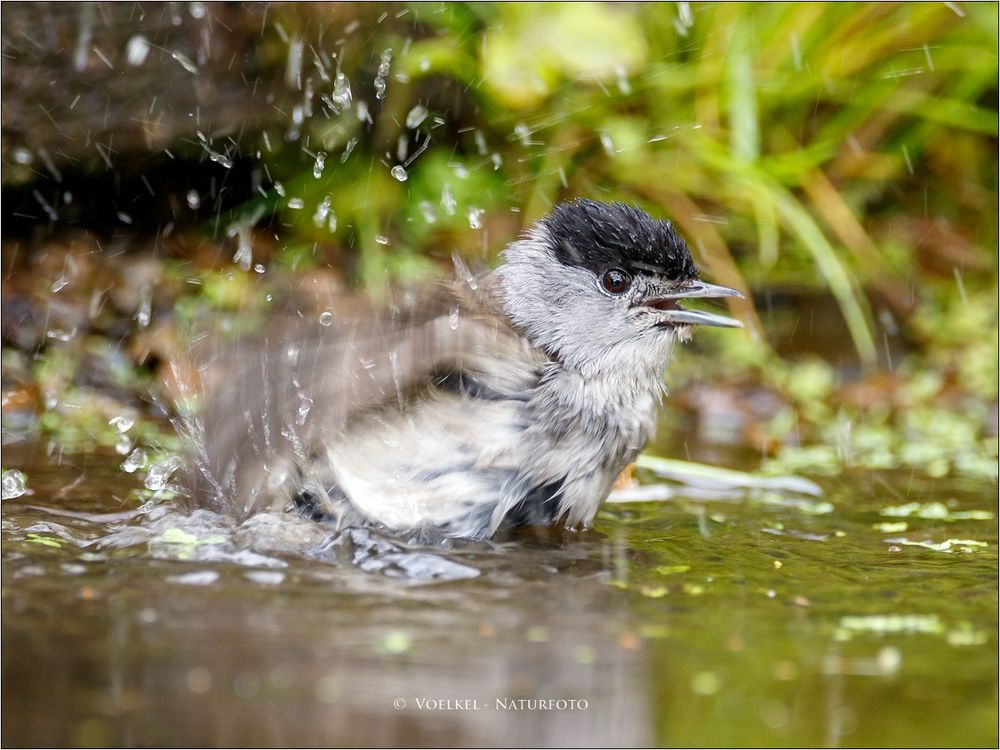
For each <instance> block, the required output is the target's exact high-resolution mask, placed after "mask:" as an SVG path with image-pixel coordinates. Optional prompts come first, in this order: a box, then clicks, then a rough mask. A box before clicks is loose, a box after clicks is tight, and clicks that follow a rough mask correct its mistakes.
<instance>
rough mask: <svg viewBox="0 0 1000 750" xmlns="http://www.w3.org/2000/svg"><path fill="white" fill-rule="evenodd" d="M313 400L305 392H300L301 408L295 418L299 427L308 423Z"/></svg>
mask: <svg viewBox="0 0 1000 750" xmlns="http://www.w3.org/2000/svg"><path fill="white" fill-rule="evenodd" d="M312 405H313V401H312V399H311V398H309V397H308V396H306V395H305V394H304V393H300V394H299V409H298V413H297V416H296V419H295V422H296V424H298V426H299V427H301V426H302V425H304V424H305V423H306V417H308V416H309V410H310V409H312Z"/></svg>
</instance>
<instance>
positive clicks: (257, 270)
mask: <svg viewBox="0 0 1000 750" xmlns="http://www.w3.org/2000/svg"><path fill="white" fill-rule="evenodd" d="M253 270H254V272H255V273H264V272H265V271H266V270H267V269H266V268H265V267H264V264H263V263H254V266H253Z"/></svg>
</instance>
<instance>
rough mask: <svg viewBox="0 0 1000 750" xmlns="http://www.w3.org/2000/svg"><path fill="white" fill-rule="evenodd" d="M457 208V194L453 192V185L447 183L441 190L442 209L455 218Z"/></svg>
mask: <svg viewBox="0 0 1000 750" xmlns="http://www.w3.org/2000/svg"><path fill="white" fill-rule="evenodd" d="M457 206H458V202H457V201H456V200H455V194H454V193H453V192H452V190H451V185H449V184H448V183H447V182H446V183H445V184H444V187H443V188H442V189H441V208H443V209H444V212H445V213H446V214H448V215H449V216H454V215H455V208H456V207H457Z"/></svg>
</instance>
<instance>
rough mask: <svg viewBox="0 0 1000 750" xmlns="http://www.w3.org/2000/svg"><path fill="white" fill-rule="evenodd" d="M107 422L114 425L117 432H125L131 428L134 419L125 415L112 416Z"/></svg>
mask: <svg viewBox="0 0 1000 750" xmlns="http://www.w3.org/2000/svg"><path fill="white" fill-rule="evenodd" d="M108 424H109V425H111V426H112V427H114V428H115V430H117V431H118V433H125V432H128V431H129V430H131V429H132V427H133V426H134V425H135V420H134V419H132V418H131V417H126V416H120V417H112V418H111V419H110V420H108Z"/></svg>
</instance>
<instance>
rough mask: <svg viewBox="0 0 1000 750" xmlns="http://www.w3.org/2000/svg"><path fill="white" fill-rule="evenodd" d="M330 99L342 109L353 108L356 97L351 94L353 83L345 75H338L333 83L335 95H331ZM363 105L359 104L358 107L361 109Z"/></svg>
mask: <svg viewBox="0 0 1000 750" xmlns="http://www.w3.org/2000/svg"><path fill="white" fill-rule="evenodd" d="M330 99H331V100H332V101H333V103H334V105H335V106H336V107H339V108H340V109H347V108H348V107H350V106H351V101H353V99H354V95H353V94H352V93H351V82H350V81H349V80H347V76H345V75H344V74H343V73H340V72H338V73H337V78H336V79H335V80H334V82H333V93H332V94H330ZM362 104H363V102H358V107H359V108H360V107H361V105H362ZM359 119H360V118H359Z"/></svg>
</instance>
